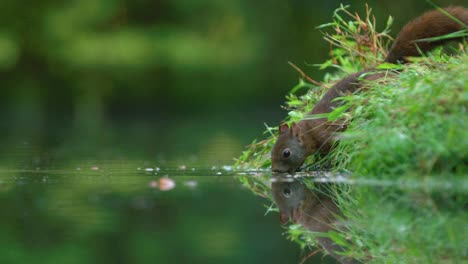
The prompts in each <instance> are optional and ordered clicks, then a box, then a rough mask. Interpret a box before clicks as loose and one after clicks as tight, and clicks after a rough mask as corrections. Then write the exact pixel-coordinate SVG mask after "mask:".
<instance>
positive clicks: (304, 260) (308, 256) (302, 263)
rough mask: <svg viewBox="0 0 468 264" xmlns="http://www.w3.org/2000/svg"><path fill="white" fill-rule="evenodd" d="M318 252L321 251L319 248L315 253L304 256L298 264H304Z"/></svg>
mask: <svg viewBox="0 0 468 264" xmlns="http://www.w3.org/2000/svg"><path fill="white" fill-rule="evenodd" d="M320 251H322V250H321V249H320V248H319V249H317V250H315V251H312V252H311V253H310V254H309V255H307V256H305V257H304V258H303V259H302V261H301V262H300V264H304V263H305V262H306V261H307V260H308V259H309V258H311V257H312V256H313V255H315V254H317V253H319V252H320Z"/></svg>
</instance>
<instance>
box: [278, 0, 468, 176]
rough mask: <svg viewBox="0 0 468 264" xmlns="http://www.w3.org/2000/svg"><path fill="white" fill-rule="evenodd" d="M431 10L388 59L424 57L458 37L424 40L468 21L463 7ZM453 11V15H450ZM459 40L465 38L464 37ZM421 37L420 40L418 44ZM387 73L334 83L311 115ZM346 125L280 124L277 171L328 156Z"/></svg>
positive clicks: (410, 26)
mask: <svg viewBox="0 0 468 264" xmlns="http://www.w3.org/2000/svg"><path fill="white" fill-rule="evenodd" d="M443 10H444V12H442V11H441V10H437V9H435V10H431V11H428V12H426V13H424V14H422V15H421V16H419V17H417V18H415V19H413V20H412V21H410V22H409V23H408V24H406V25H405V26H404V27H403V29H402V30H401V31H400V33H399V34H398V36H397V38H396V39H395V41H394V43H393V45H392V47H391V48H390V51H389V52H388V55H387V57H386V58H385V62H387V63H406V62H407V60H406V57H414V56H420V55H421V52H428V51H430V50H432V49H433V48H435V47H436V46H438V45H441V44H444V43H445V42H449V41H453V40H454V39H442V40H438V41H433V42H430V41H421V40H422V39H428V38H433V37H438V36H442V35H446V34H449V33H453V32H457V31H460V30H462V29H464V28H466V27H467V26H466V25H467V24H468V9H467V8H464V7H460V6H456V7H447V8H444V9H443ZM447 14H449V15H447ZM454 18H455V19H454ZM458 39H463V37H460V38H458ZM417 40H420V41H418V42H417V43H416V41H417ZM384 76H385V73H382V72H380V73H379V72H376V69H375V68H370V69H365V70H363V71H360V72H357V73H354V74H351V75H349V76H347V77H346V78H344V79H342V80H341V81H339V82H338V83H336V84H335V85H334V86H332V87H331V88H330V89H329V90H328V91H327V92H326V93H325V95H324V96H323V97H322V98H321V100H320V101H319V102H318V103H317V104H316V105H315V106H314V108H313V109H312V110H311V112H310V113H309V114H310V115H316V114H323V113H329V112H331V111H332V110H333V109H334V108H335V107H337V106H338V105H339V102H336V101H333V99H335V98H337V97H340V96H343V95H344V94H347V93H354V92H356V91H358V90H360V89H361V88H363V82H362V80H377V79H380V78H382V77H384ZM345 129H346V125H344V124H337V123H330V122H328V121H327V119H326V118H319V119H305V120H301V121H299V122H297V123H292V124H291V127H288V125H287V124H281V125H280V126H279V129H278V130H279V137H278V139H277V141H276V143H275V145H274V146H273V148H272V151H271V169H272V171H273V172H283V173H285V172H287V173H294V172H296V171H297V170H299V168H300V166H302V164H303V163H304V161H305V159H306V158H307V157H308V156H310V155H312V154H316V153H317V154H320V155H326V154H328V153H329V152H330V150H331V149H332V147H333V145H334V143H335V142H334V140H333V135H334V133H336V132H342V131H344V130H345Z"/></svg>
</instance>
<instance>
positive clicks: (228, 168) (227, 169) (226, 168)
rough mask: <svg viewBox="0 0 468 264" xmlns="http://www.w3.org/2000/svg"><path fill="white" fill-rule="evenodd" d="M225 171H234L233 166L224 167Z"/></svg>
mask: <svg viewBox="0 0 468 264" xmlns="http://www.w3.org/2000/svg"><path fill="white" fill-rule="evenodd" d="M223 170H225V171H232V166H228V165H224V166H223Z"/></svg>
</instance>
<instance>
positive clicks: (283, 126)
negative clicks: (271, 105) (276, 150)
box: [279, 123, 289, 135]
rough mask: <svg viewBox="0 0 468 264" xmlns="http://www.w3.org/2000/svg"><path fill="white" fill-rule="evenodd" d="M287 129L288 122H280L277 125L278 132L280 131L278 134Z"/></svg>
mask: <svg viewBox="0 0 468 264" xmlns="http://www.w3.org/2000/svg"><path fill="white" fill-rule="evenodd" d="M288 129H289V127H288V124H286V123H281V124H280V125H279V133H280V135H281V134H284V133H285V132H287V131H288Z"/></svg>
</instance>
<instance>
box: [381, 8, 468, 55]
mask: <svg viewBox="0 0 468 264" xmlns="http://www.w3.org/2000/svg"><path fill="white" fill-rule="evenodd" d="M443 10H445V12H442V11H441V10H437V9H435V10H431V11H428V12H426V13H424V14H422V15H421V16H419V17H417V18H415V19H413V20H412V21H410V22H409V23H408V24H406V25H405V26H404V27H403V29H402V30H401V31H400V33H399V34H398V36H397V38H396V39H395V42H394V43H393V46H392V48H391V49H390V52H389V53H388V55H387V58H386V59H385V61H386V62H390V63H397V62H399V61H400V62H405V57H410V56H420V52H427V51H430V50H431V49H433V48H434V47H436V46H439V45H441V44H443V43H445V42H448V41H452V40H454V39H453V38H450V39H445V40H437V41H417V40H421V39H427V38H434V37H439V36H443V35H446V34H449V33H453V32H457V31H460V30H463V29H467V28H468V9H467V8H464V7H461V6H456V7H447V8H444V9H443ZM458 39H460V38H458ZM416 41H417V42H416Z"/></svg>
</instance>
